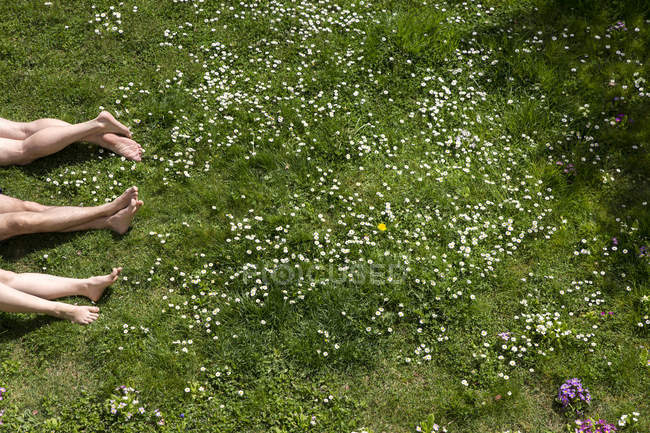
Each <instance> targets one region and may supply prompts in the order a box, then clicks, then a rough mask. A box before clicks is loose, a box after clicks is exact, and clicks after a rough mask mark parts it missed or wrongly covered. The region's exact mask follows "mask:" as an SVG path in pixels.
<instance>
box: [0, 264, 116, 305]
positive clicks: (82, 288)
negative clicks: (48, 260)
mask: <svg viewBox="0 0 650 433" xmlns="http://www.w3.org/2000/svg"><path fill="white" fill-rule="evenodd" d="M120 272H122V268H113V272H111V273H110V274H108V275H100V276H96V277H90V278H83V279H79V278H65V277H57V276H54V275H47V274H34V273H24V274H17V273H14V272H10V271H4V270H2V269H0V283H2V284H5V285H7V286H9V287H12V288H14V289H16V290H19V291H21V292H23V293H27V294H30V295H33V296H38V297H39V298H43V299H49V300H52V299H57V298H63V297H65V296H85V297H87V298H90V299H91V300H93V301H95V302H96V301H98V300H99V298H101V296H102V294H103V293H104V290H105V289H106V288H107V287H108V286H110V285H111V284H113V283H114V282H115V281H117V277H118V276H119V275H120Z"/></svg>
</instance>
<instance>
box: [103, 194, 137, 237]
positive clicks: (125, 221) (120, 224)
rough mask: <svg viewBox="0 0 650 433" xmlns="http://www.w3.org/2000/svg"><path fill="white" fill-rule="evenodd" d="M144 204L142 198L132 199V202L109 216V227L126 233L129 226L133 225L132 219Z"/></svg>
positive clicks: (107, 221) (117, 231) (107, 222)
mask: <svg viewBox="0 0 650 433" xmlns="http://www.w3.org/2000/svg"><path fill="white" fill-rule="evenodd" d="M142 205H143V202H142V200H135V199H132V200H131V203H129V205H128V206H127V207H125V208H124V209H122V210H120V211H119V212H117V213H116V214H115V215H113V216H110V217H108V219H107V220H106V224H107V225H108V228H109V229H111V230H113V231H114V232H116V233H119V234H121V235H123V234H124V233H126V232H127V231H128V230H129V227H131V220H133V217H134V216H135V213H136V212H137V211H138V209H140V206H142Z"/></svg>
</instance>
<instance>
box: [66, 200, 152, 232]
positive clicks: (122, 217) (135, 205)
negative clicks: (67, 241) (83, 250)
mask: <svg viewBox="0 0 650 433" xmlns="http://www.w3.org/2000/svg"><path fill="white" fill-rule="evenodd" d="M143 204H144V203H143V202H142V200H135V199H132V200H131V203H129V205H128V206H127V207H125V208H124V209H121V210H120V211H118V212H117V213H115V214H114V215H111V216H109V217H102V218H98V219H96V220H93V221H91V222H89V223H86V224H81V225H78V226H74V227H70V228H69V229H66V230H63V231H65V232H77V231H81V230H102V229H109V230H113V231H114V232H115V233H118V234H121V235H123V234H124V233H126V232H127V231H128V230H129V227H131V221H132V220H133V217H134V216H135V213H136V212H137V211H138V210H139V209H140V207H141V206H142V205H143Z"/></svg>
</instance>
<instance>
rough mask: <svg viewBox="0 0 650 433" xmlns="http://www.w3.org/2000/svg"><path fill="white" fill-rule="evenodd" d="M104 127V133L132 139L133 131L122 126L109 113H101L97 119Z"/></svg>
mask: <svg viewBox="0 0 650 433" xmlns="http://www.w3.org/2000/svg"><path fill="white" fill-rule="evenodd" d="M95 120H96V121H97V122H99V124H100V125H101V126H102V128H103V129H104V131H102V132H103V133H107V132H113V133H115V134H120V135H124V136H125V137H129V138H130V137H131V131H129V128H127V127H126V126H124V125H123V124H121V123H120V122H118V121H117V119H115V117H113V115H112V114H111V113H109V112H108V111H102V112H101V113H99V116H97V118H96V119H95Z"/></svg>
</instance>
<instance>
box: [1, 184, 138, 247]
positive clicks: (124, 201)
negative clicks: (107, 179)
mask: <svg viewBox="0 0 650 433" xmlns="http://www.w3.org/2000/svg"><path fill="white" fill-rule="evenodd" d="M137 194H138V189H137V188H136V187H131V188H129V189H127V190H126V191H125V192H124V194H122V195H121V196H120V197H118V198H117V199H116V200H114V201H112V202H111V203H107V204H104V205H101V206H96V207H89V208H84V207H50V208H48V209H46V210H44V211H42V212H11V213H4V214H0V240H2V239H7V238H10V237H12V236H17V235H22V234H28V233H44V232H62V231H68V230H70V229H72V228H73V227H76V226H82V225H84V224H88V223H90V222H92V221H95V220H97V219H100V218H105V217H109V216H112V215H115V214H116V213H118V212H119V211H120V210H122V209H124V208H125V207H127V206H129V205H130V204H131V203H132V201H133V200H135V199H137Z"/></svg>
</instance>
